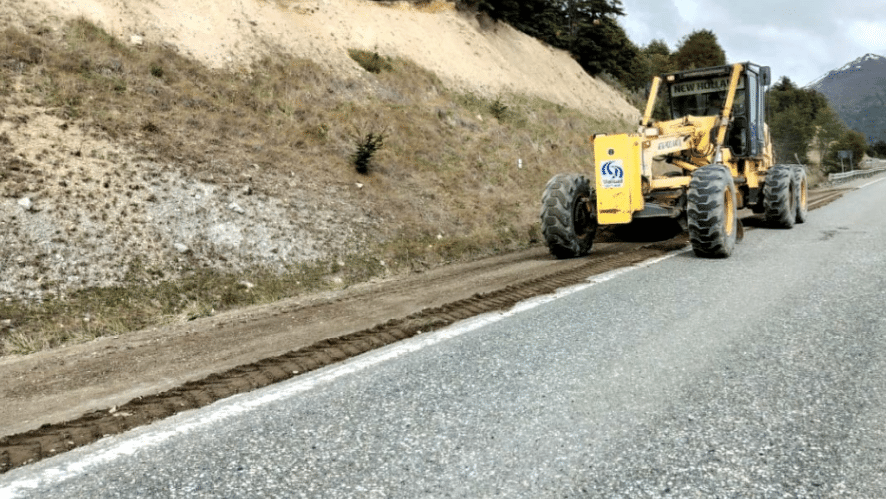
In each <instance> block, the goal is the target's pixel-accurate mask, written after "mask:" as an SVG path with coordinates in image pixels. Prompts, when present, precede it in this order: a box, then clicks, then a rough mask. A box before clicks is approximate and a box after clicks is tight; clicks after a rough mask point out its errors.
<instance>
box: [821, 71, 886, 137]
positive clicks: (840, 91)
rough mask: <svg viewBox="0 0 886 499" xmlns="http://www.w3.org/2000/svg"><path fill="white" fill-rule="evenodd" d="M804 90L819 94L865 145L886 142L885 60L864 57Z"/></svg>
mask: <svg viewBox="0 0 886 499" xmlns="http://www.w3.org/2000/svg"><path fill="white" fill-rule="evenodd" d="M807 88H812V89H814V90H817V91H819V92H821V93H822V94H823V95H824V96H825V97H827V99H828V101H830V103H831V107H833V108H834V110H835V111H837V114H839V115H840V118H841V119H842V120H843V121H844V122H845V123H846V125H847V126H848V127H849V128H851V129H853V130H855V131H857V132H860V133H862V134H864V135H865V137H866V138H867V139H868V143H873V142H876V141H879V140H884V141H886V57H883V56H879V55H876V54H865V55H864V56H862V57H859V58H858V59H856V60H854V61H852V62H850V63H849V64H846V65H845V66H843V67H841V68H839V69H835V70H833V71H830V72H828V74H826V75H824V76H823V77H822V78H821V79H819V80H817V81H815V82H813V83H810V84H809V85H808V86H807Z"/></svg>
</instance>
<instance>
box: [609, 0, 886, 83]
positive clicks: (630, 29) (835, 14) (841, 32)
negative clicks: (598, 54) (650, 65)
mask: <svg viewBox="0 0 886 499" xmlns="http://www.w3.org/2000/svg"><path fill="white" fill-rule="evenodd" d="M622 6H623V8H624V10H625V14H626V16H625V17H624V18H622V20H621V22H622V26H624V28H625V31H627V33H628V36H629V37H630V38H631V40H633V41H634V43H636V44H638V45H640V46H643V45H646V44H648V43H649V42H650V41H651V40H653V39H663V40H664V41H665V42H666V43H667V44H668V46H669V47H670V48H671V49H672V50H674V49H676V48H677V44H678V43H679V41H680V39H681V38H683V37H684V36H686V35H688V34H689V33H691V32H693V31H696V30H699V29H709V30H711V31H713V32H714V33H715V34H716V35H717V39H718V40H719V42H720V45H721V46H722V47H723V50H725V51H726V58H727V59H728V60H729V61H730V62H742V61H747V60H750V61H754V62H757V63H759V64H765V65H769V66H771V67H772V72H773V75H774V76H777V75H785V76H788V77H789V78H791V80H793V81H794V82H796V83H798V84H800V85H805V84H807V83H810V82H812V81H813V80H815V79H816V78H818V77H819V76H821V75H823V74H824V73H826V72H827V71H829V70H831V69H835V68H838V67H840V66H842V65H844V64H846V63H847V62H849V61H852V60H853V59H855V58H857V57H860V56H862V55H864V54H866V53H869V52H870V53H874V54H879V55H886V19H884V17H886V16H884V13H886V0H875V1H865V0H842V1H840V2H833V1H831V0H829V1H824V0H806V1H803V2H798V1H796V0H746V1H742V2H720V1H716V0H670V1H664V2H659V1H656V0H622Z"/></svg>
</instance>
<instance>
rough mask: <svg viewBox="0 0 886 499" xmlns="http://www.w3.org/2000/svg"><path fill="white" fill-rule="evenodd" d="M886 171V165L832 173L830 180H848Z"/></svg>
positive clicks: (829, 176)
mask: <svg viewBox="0 0 886 499" xmlns="http://www.w3.org/2000/svg"><path fill="white" fill-rule="evenodd" d="M884 171H886V167H880V168H871V169H869V170H853V171H851V172H846V173H831V174H830V175H828V182H846V181H847V180H852V179H856V178H866V177H870V176H872V175H876V174H878V173H881V172H884Z"/></svg>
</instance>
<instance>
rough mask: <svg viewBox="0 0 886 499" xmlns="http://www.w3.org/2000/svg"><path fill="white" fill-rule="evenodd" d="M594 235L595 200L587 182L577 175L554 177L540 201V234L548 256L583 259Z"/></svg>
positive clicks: (583, 177) (589, 248)
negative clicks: (548, 251) (548, 252)
mask: <svg viewBox="0 0 886 499" xmlns="http://www.w3.org/2000/svg"><path fill="white" fill-rule="evenodd" d="M596 232H597V205H596V198H595V197H594V195H593V191H592V190H591V184H590V182H588V179H587V178H585V176H584V175H579V174H568V173H561V174H558V175H554V177H553V178H551V180H549V181H548V184H547V185H546V186H545V191H544V194H542V200H541V233H542V236H544V238H545V243H547V245H548V249H549V250H550V251H551V254H552V255H554V256H555V257H557V258H575V257H578V256H584V255H586V254H588V253H589V252H590V251H591V246H592V245H593V244H594V235H595V234H596Z"/></svg>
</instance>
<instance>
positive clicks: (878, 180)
mask: <svg viewBox="0 0 886 499" xmlns="http://www.w3.org/2000/svg"><path fill="white" fill-rule="evenodd" d="M883 180H886V177H881V178H878V179H877V180H871V181H870V182H868V183H866V184H864V185H861V186H859V189H864V188H865V187H867V186H869V185H871V184H876V183H877V182H880V181H883Z"/></svg>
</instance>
